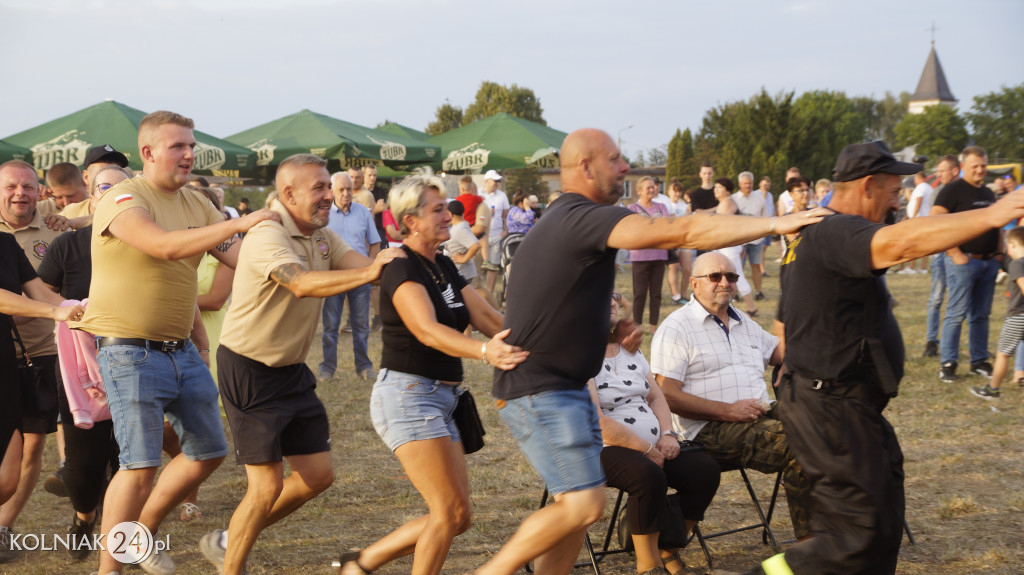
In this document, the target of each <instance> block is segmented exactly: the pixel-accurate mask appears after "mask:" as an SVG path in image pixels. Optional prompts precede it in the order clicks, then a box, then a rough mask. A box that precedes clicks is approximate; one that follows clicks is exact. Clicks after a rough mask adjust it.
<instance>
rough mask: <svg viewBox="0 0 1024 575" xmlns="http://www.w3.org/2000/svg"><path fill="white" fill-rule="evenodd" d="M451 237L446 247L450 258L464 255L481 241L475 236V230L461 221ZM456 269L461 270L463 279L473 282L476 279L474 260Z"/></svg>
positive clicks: (452, 230) (453, 227) (453, 228)
mask: <svg viewBox="0 0 1024 575" xmlns="http://www.w3.org/2000/svg"><path fill="white" fill-rule="evenodd" d="M451 235H452V237H451V239H450V240H448V243H447V244H446V245H445V251H446V252H447V254H448V257H451V256H452V255H454V254H464V253H466V252H467V251H469V248H471V247H473V244H475V243H477V242H479V241H480V240H478V239H477V238H476V236H475V235H473V230H472V229H470V227H469V224H468V223H466V222H465V221H461V222H459V223H457V224H455V225H453V226H452V229H451ZM455 267H457V268H458V269H459V273H460V274H462V277H464V278H466V279H467V280H471V279H473V278H475V277H476V264H475V263H473V260H472V259H470V260H469V261H467V262H466V263H464V264H455Z"/></svg>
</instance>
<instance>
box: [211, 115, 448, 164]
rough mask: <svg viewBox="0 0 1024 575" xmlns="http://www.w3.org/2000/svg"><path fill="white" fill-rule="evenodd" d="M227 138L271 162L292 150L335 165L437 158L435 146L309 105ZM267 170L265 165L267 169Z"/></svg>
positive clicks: (408, 161) (279, 161)
mask: <svg viewBox="0 0 1024 575" xmlns="http://www.w3.org/2000/svg"><path fill="white" fill-rule="evenodd" d="M228 140H229V141H231V142H234V143H236V144H238V145H240V146H245V147H246V148H249V149H250V150H253V151H254V152H256V153H257V155H258V159H257V164H258V165H259V166H261V167H264V166H265V167H268V168H270V167H273V166H276V165H278V164H279V163H281V161H282V160H284V159H285V158H287V157H288V156H291V155H293V154H300V153H302V154H313V155H316V156H320V157H321V158H326V159H328V160H331V161H332V163H333V161H334V160H337V162H338V165H339V166H340V167H351V166H364V165H367V164H374V165H380V164H383V165H385V166H389V167H392V168H395V169H398V170H405V169H408V167H409V166H410V165H412V164H425V163H428V162H433V161H436V160H437V158H438V157H439V156H440V151H441V150H440V148H438V147H437V146H434V145H432V144H428V143H426V142H422V141H419V140H414V139H411V138H406V137H403V136H399V135H396V134H393V133H390V132H386V131H382V130H377V129H373V128H367V127H364V126H360V125H358V124H353V123H351V122H346V121H344V120H339V119H337V118H332V117H330V116H325V115H323V114H318V113H316V112H311V111H309V110H302V111H300V112H297V113H295V114H292V115H290V116H285V117H283V118H278V119H277V120H273V121H271V122H267V123H266V124H262V125H260V126H256V127H255V128H251V129H248V130H246V131H244V132H239V133H237V134H234V135H233V136H228ZM267 171H268V172H269V170H267Z"/></svg>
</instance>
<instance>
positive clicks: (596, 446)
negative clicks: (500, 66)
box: [498, 389, 605, 495]
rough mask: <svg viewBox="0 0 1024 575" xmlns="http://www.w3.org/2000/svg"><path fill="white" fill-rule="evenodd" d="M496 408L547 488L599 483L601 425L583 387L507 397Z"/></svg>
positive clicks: (601, 476) (601, 478)
mask: <svg viewBox="0 0 1024 575" xmlns="http://www.w3.org/2000/svg"><path fill="white" fill-rule="evenodd" d="M498 413H500V414H501V418H502V419H503V420H505V423H506V424H507V425H508V427H509V430H510V431H511V432H512V437H514V438H515V439H516V441H517V442H518V443H519V448H520V449H522V450H523V453H524V454H525V455H526V458H527V459H528V460H529V461H530V465H533V468H534V469H535V470H537V473H539V474H540V476H541V478H543V479H544V484H545V485H546V486H547V488H548V492H549V493H551V494H552V495H557V494H559V493H565V492H568V491H583V490H585V489H591V488H594V487H598V486H600V485H604V483H605V480H604V470H602V469H601V446H602V445H601V426H600V424H598V420H597V407H596V406H595V405H594V402H593V401H591V399H590V393H589V392H588V391H587V390H586V389H581V390H573V391H545V392H542V393H538V394H536V395H527V396H525V397H518V398H516V399H510V400H507V401H506V402H505V406H504V407H502V408H501V409H500V410H499V412H498Z"/></svg>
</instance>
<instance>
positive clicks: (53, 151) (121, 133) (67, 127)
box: [7, 100, 256, 177]
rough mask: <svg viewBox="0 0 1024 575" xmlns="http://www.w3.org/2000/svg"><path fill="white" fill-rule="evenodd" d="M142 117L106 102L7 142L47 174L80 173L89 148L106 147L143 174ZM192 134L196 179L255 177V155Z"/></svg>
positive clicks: (230, 145) (29, 130) (241, 148)
mask: <svg viewBox="0 0 1024 575" xmlns="http://www.w3.org/2000/svg"><path fill="white" fill-rule="evenodd" d="M145 116H146V113H145V112H143V111H142V110H138V109H136V108H132V107H131V106H126V105H124V104H121V103H120V102H115V101H113V100H106V101H104V102H100V103H99V104H96V105H95V106H90V107H88V108H85V109H82V110H79V111H77V112H73V113H71V114H68V115H67V116H63V117H60V118H57V119H56V120H51V121H49V122H47V123H45V124H42V125H40V126H36V127H35V128H31V129H28V130H25V131H24V132H19V133H17V134H14V135H13V136H10V137H8V138H7V140H9V141H10V142H12V143H15V144H19V145H21V146H24V147H26V148H29V149H31V150H32V156H33V162H34V165H35V167H36V169H39V170H48V169H50V168H51V167H53V166H54V165H55V164H59V163H61V162H71V163H72V164H76V165H78V166H79V167H81V166H82V163H83V162H84V161H85V154H86V152H87V151H89V148H92V147H93V146H101V145H104V144H109V145H111V146H113V147H114V149H116V150H117V151H119V152H121V153H123V154H124V155H125V156H127V157H128V165H129V167H131V168H132V169H134V170H141V169H142V159H141V158H140V157H139V144H138V139H139V123H140V122H142V118H144V117H145ZM193 134H194V135H195V138H196V148H195V159H194V161H193V165H192V171H193V172H194V173H196V174H205V175H211V176H225V177H238V176H244V175H249V174H254V173H255V167H256V153H255V152H252V151H251V150H247V149H245V148H243V147H241V146H237V145H235V144H232V143H231V142H228V141H225V140H221V139H220V138H215V137H213V136H211V135H209V134H206V133H204V132H200V131H198V130H194V131H193Z"/></svg>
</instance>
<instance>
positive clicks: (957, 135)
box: [895, 104, 967, 158]
mask: <svg viewBox="0 0 1024 575" xmlns="http://www.w3.org/2000/svg"><path fill="white" fill-rule="evenodd" d="M895 132H896V141H895V148H896V149H899V148H903V147H905V146H914V147H915V148H914V149H915V151H916V152H917V153H918V154H924V155H926V156H928V157H930V158H938V157H939V156H942V155H945V154H956V153H959V152H960V150H962V149H963V148H964V146H966V145H967V122H966V121H964V119H963V118H962V117H960V114H958V113H957V112H956V110H955V109H953V108H952V107H950V106H943V105H941V104H939V105H935V106H928V107H927V108H925V109H924V111H923V112H921V113H920V114H907V115H905V116H903V119H902V120H900V123H899V124H896V130H895Z"/></svg>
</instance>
